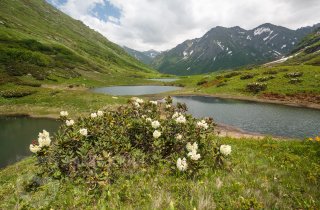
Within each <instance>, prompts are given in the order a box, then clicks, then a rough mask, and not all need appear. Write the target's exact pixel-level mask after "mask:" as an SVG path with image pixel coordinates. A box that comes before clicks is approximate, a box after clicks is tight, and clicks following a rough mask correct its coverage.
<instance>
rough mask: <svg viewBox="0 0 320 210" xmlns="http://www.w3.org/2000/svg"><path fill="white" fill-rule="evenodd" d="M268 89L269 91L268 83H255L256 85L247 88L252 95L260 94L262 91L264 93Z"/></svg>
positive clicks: (249, 85) (251, 84)
mask: <svg viewBox="0 0 320 210" xmlns="http://www.w3.org/2000/svg"><path fill="white" fill-rule="evenodd" d="M266 89H267V84H266V83H259V82H254V83H249V84H247V86H246V90H247V91H248V92H252V93H259V92H260V91H264V90H266Z"/></svg>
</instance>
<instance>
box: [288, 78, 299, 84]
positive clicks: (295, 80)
mask: <svg viewBox="0 0 320 210" xmlns="http://www.w3.org/2000/svg"><path fill="white" fill-rule="evenodd" d="M301 82H302V79H299V78H292V79H290V80H289V83H290V84H298V83H301Z"/></svg>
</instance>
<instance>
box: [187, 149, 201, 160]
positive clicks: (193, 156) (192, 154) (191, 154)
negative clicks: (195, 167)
mask: <svg viewBox="0 0 320 210" xmlns="http://www.w3.org/2000/svg"><path fill="white" fill-rule="evenodd" d="M188 156H189V157H190V158H191V160H199V159H200V157H201V155H200V154H197V150H192V151H191V152H189V153H188Z"/></svg>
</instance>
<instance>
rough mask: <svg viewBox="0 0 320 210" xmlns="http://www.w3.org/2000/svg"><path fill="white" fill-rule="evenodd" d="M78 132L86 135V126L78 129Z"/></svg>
mask: <svg viewBox="0 0 320 210" xmlns="http://www.w3.org/2000/svg"><path fill="white" fill-rule="evenodd" d="M79 132H80V134H81V135H83V136H87V135H88V130H87V129H86V128H81V129H80V130H79Z"/></svg>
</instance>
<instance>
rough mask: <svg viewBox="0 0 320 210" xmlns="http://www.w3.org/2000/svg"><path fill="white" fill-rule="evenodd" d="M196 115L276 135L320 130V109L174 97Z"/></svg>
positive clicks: (303, 135) (312, 133)
mask: <svg viewBox="0 0 320 210" xmlns="http://www.w3.org/2000/svg"><path fill="white" fill-rule="evenodd" d="M173 99H174V101H175V102H182V103H186V104H187V106H188V109H189V113H191V114H193V115H194V116H195V117H205V116H211V117H213V118H214V120H215V121H216V122H218V123H223V124H227V125H231V126H235V127H238V128H241V129H243V130H245V131H249V132H255V133H261V134H266V135H268V134H269V135H274V136H285V137H294V138H306V137H310V136H315V135H319V134H320V110H316V109H308V108H300V107H291V106H284V105H278V104H268V103H257V102H249V101H242V100H233V99H219V98H214V97H205V96H179V97H173Z"/></svg>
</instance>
